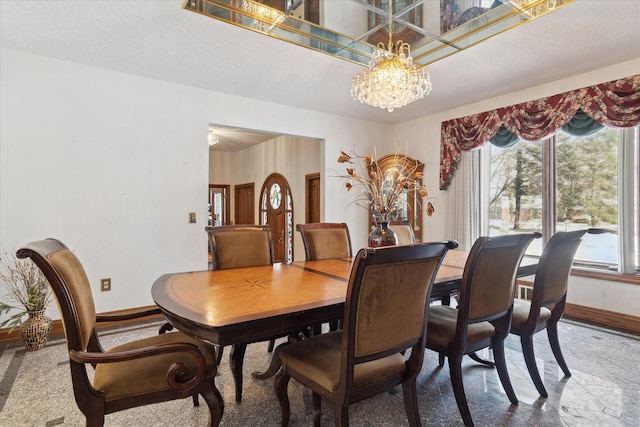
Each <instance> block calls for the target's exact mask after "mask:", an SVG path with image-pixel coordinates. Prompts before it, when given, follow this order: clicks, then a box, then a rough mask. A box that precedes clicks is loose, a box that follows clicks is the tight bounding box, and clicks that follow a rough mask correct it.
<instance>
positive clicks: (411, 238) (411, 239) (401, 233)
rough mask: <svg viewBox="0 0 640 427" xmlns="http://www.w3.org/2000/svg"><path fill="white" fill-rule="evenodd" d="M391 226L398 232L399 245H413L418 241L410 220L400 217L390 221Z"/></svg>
mask: <svg viewBox="0 0 640 427" xmlns="http://www.w3.org/2000/svg"><path fill="white" fill-rule="evenodd" d="M389 228H390V229H391V230H393V232H394V233H396V238H397V244H398V245H412V244H414V243H415V242H416V235H415V233H414V232H413V226H412V225H411V223H410V222H409V221H407V220H399V219H396V220H392V221H389Z"/></svg>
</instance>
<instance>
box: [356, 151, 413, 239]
mask: <svg viewBox="0 0 640 427" xmlns="http://www.w3.org/2000/svg"><path fill="white" fill-rule="evenodd" d="M374 165H375V167H374V168H373V169H374V170H379V171H381V173H382V178H383V179H382V181H381V182H382V187H383V192H384V191H385V190H384V185H385V184H384V183H385V182H387V183H389V182H397V181H398V179H397V176H399V175H402V176H404V177H407V178H411V177H412V176H414V177H415V176H416V175H417V176H419V177H421V176H422V173H423V169H424V163H422V162H420V161H418V160H415V159H413V158H411V157H409V156H406V155H403V154H388V155H386V156H384V157H381V158H379V159H378V160H377V161H376V162H374ZM413 180H414V182H415V184H416V185H411V186H409V188H407V189H405V190H403V191H402V193H401V194H400V197H398V202H397V204H396V206H395V208H396V210H395V211H394V212H393V214H392V216H391V217H390V218H389V219H390V220H391V221H398V220H405V221H409V223H410V224H411V227H412V228H413V233H414V234H415V237H416V241H418V242H421V241H422V206H421V200H422V198H421V197H420V194H419V189H420V188H421V187H422V178H414V179H413ZM372 226H373V218H372V216H371V215H370V217H369V229H371V227H372Z"/></svg>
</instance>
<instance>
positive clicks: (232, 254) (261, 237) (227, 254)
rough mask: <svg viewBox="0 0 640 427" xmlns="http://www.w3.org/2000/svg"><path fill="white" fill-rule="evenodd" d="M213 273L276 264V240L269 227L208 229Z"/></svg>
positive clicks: (231, 226)
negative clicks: (274, 257)
mask: <svg viewBox="0 0 640 427" xmlns="http://www.w3.org/2000/svg"><path fill="white" fill-rule="evenodd" d="M205 230H206V231H207V234H208V236H209V250H210V251H211V261H212V267H211V269H212V270H226V269H228V268H242V267H256V266H259V265H269V264H273V240H272V239H271V229H270V228H269V226H268V225H222V226H219V227H205Z"/></svg>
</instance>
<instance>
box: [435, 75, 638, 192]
mask: <svg viewBox="0 0 640 427" xmlns="http://www.w3.org/2000/svg"><path fill="white" fill-rule="evenodd" d="M576 115H578V116H577V117H576V120H573V121H572V119H573V118H574V117H575V116H576ZM570 121H571V123H569V122H570ZM585 121H586V122H592V121H595V122H597V123H599V124H601V125H605V126H611V127H632V126H637V125H639V124H640V74H636V75H634V76H631V77H627V78H623V79H619V80H614V81H611V82H606V83H601V84H598V85H595V86H590V87H585V88H582V89H576V90H572V91H569V92H565V93H561V94H558V95H553V96H549V97H547V98H541V99H538V100H535V101H529V102H524V103H521V104H516V105H511V106H509V107H503V108H498V109H496V110H492V111H485V112H483V113H479V114H474V115H471V116H467V117H461V118H457V119H453V120H448V121H446V122H442V127H441V143H440V189H441V190H446V188H447V187H448V185H449V182H450V181H451V178H452V177H453V174H454V172H455V170H456V166H457V164H458V162H459V161H460V153H461V152H462V151H468V150H473V149H474V148H478V147H481V146H482V145H484V144H485V143H486V142H487V141H489V140H490V139H491V138H493V137H495V141H497V145H501V146H508V145H510V144H513V143H515V141H517V139H518V138H521V139H526V140H532V141H535V140H538V139H541V138H544V137H547V136H549V135H552V134H553V133H555V132H556V131H557V130H558V129H559V128H561V127H562V126H565V125H566V126H567V129H576V127H577V128H580V127H585V126H593V125H592V124H586V123H585ZM575 131H576V132H578V131H579V130H575ZM496 135H497V136H496Z"/></svg>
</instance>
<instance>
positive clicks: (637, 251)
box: [480, 126, 640, 284]
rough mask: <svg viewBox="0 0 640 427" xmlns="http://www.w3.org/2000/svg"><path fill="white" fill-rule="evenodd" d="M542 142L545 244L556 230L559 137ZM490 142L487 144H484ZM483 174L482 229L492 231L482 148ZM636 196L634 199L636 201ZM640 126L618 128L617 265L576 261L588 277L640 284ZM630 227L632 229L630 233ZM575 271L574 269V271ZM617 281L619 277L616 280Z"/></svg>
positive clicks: (486, 153) (487, 159)
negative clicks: (623, 277)
mask: <svg viewBox="0 0 640 427" xmlns="http://www.w3.org/2000/svg"><path fill="white" fill-rule="evenodd" d="M540 141H541V143H542V162H543V164H542V238H543V245H544V244H546V242H547V241H549V239H550V238H551V236H552V235H553V234H554V233H555V232H556V229H555V225H556V221H555V218H556V198H555V193H556V192H555V188H556V167H555V164H556V153H555V148H556V138H555V135H552V136H549V137H547V138H543V139H542V140H540ZM489 144H490V143H487V144H485V147H486V146H487V145H488V146H489V147H490V145H489ZM481 159H482V160H481V167H480V176H481V182H482V187H481V188H482V191H481V194H480V202H481V205H482V207H481V213H482V215H481V218H480V224H481V230H483V233H485V234H488V233H489V218H490V212H489V210H490V205H489V202H490V180H491V150H490V149H482V150H481ZM634 199H635V200H634ZM636 204H639V205H640V126H635V127H631V128H624V129H619V135H618V261H619V262H618V265H617V266H615V270H613V269H612V268H614V265H613V264H603V263H598V262H595V261H594V262H576V264H574V267H575V268H574V270H576V269H588V270H589V273H588V274H580V275H583V276H584V275H586V276H588V277H599V278H603V277H606V278H612V276H617V277H620V276H628V280H622V281H630V282H631V283H638V284H640V275H639V274H640V237H639V228H640V206H636ZM627 230H631V232H627ZM572 273H573V272H572ZM613 280H617V279H613Z"/></svg>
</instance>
